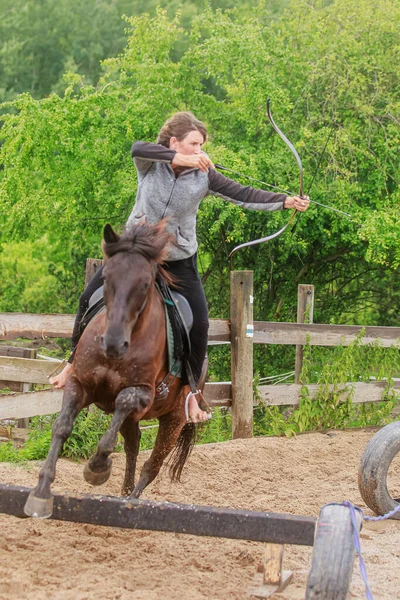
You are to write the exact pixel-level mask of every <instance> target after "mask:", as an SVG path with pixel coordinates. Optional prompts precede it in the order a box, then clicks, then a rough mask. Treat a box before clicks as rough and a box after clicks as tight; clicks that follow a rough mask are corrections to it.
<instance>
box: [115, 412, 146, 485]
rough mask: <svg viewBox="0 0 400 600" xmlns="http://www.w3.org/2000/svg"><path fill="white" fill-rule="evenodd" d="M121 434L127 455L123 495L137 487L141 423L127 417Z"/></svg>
mask: <svg viewBox="0 0 400 600" xmlns="http://www.w3.org/2000/svg"><path fill="white" fill-rule="evenodd" d="M120 431H121V434H122V436H123V438H124V450H125V457H126V466H125V477H124V483H123V484H122V490H121V495H122V496H129V495H130V494H132V492H133V488H134V487H135V472H136V461H137V457H138V454H139V447H140V437H141V433H140V428H139V423H138V422H135V421H133V420H132V419H131V418H130V417H128V418H127V419H125V421H124V422H123V424H122V427H121V430H120Z"/></svg>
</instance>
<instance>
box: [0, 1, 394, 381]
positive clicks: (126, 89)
mask: <svg viewBox="0 0 400 600" xmlns="http://www.w3.org/2000/svg"><path fill="white" fill-rule="evenodd" d="M20 1H21V2H22V0H20ZM74 2H76V4H75V3H73V4H71V3H69V4H68V7H67V6H66V4H65V2H63V1H62V2H61V3H58V4H57V6H55V5H54V3H51V2H50V0H47V1H46V2H44V3H39V4H38V3H34V2H29V1H28V0H26V2H25V3H23V4H21V5H20V4H17V5H15V8H14V5H13V6H11V4H10V3H9V2H8V0H7V1H6V2H5V5H4V6H5V7H6V14H7V18H6V19H4V21H3V22H2V24H1V26H0V30H1V31H4V32H5V34H4V36H3V37H2V36H1V35H0V38H1V39H2V40H3V39H4V40H5V42H4V44H5V45H7V44H8V46H7V48H6V49H4V52H3V54H0V60H3V59H4V61H6V62H7V65H8V67H7V69H8V70H7V69H6V71H7V73H8V75H7V73H6V75H5V76H6V77H8V76H9V77H10V81H11V75H10V74H12V73H14V75H15V73H17V71H16V70H15V69H17V66H18V68H19V67H20V68H21V69H22V68H26V70H27V72H28V71H30V64H31V63H29V60H31V58H32V61H33V62H35V60H36V59H35V57H36V56H39V55H40V56H41V51H38V52H36V50H34V47H35V46H34V44H39V43H41V44H43V45H45V42H46V43H48V44H49V45H48V46H46V47H47V48H48V49H49V48H51V49H52V50H51V52H50V51H49V53H48V54H49V61H48V63H46V62H43V63H40V62H39V63H38V64H40V68H41V69H42V70H39V71H38V73H36V74H35V77H36V79H35V82H33V83H32V84H31V85H30V87H29V86H25V84H24V85H22V84H21V85H20V84H19V83H18V85H17V86H16V88H15V90H16V91H22V90H25V93H23V94H21V95H19V96H17V97H16V98H15V99H13V100H11V101H10V102H7V103H4V104H3V105H2V106H1V110H2V112H3V113H5V114H4V115H3V120H4V124H3V127H2V129H1V131H0V143H1V144H2V146H1V149H0V248H1V250H0V253H1V254H0V256H1V258H4V261H2V262H1V266H0V275H1V277H0V281H1V284H0V286H1V288H0V292H1V301H0V302H1V303H2V304H1V307H0V310H24V311H29V312H47V311H55V312H59V311H72V310H74V306H75V305H76V302H77V299H78V296H79V292H80V289H81V288H82V286H83V272H84V261H85V259H86V257H87V256H93V257H95V256H99V253H100V239H101V232H102V227H103V225H104V223H105V222H106V221H110V222H111V223H112V224H113V225H115V226H118V225H123V224H124V223H125V222H126V219H127V217H128V215H129V212H130V210H131V208H132V205H133V203H134V198H135V192H136V185H137V183H136V175H135V172H134V168H133V166H132V163H131V160H130V156H129V149H130V145H131V143H132V141H133V140H135V139H144V140H155V138H156V136H157V132H158V130H159V128H160V126H161V125H162V123H163V122H164V120H165V119H166V117H168V116H169V115H170V114H171V113H172V112H174V111H176V110H180V109H190V110H192V111H193V112H194V113H195V114H196V115H197V116H198V117H199V118H201V119H203V120H205V121H206V123H207V124H208V125H209V128H210V132H211V138H210V141H209V143H208V145H207V151H208V153H209V154H210V156H211V158H213V159H214V160H215V161H218V162H220V163H222V164H226V165H227V166H230V167H232V168H233V169H235V170H237V171H241V172H245V173H247V174H248V175H250V176H253V177H256V178H259V179H263V180H265V181H268V182H269V183H271V184H276V185H279V186H281V187H283V188H285V189H292V190H294V191H297V189H298V169H297V165H296V163H295V161H294V159H293V156H292V155H291V153H290V152H289V150H288V148H287V147H286V146H285V145H284V144H283V142H282V140H281V139H279V138H278V136H276V135H275V134H274V132H273V130H272V128H270V127H269V125H267V124H266V117H265V104H266V100H267V98H268V97H271V98H272V109H273V113H274V116H275V120H276V122H277V123H278V124H279V126H280V127H281V128H282V130H283V131H285V133H286V134H287V135H288V137H289V138H290V139H291V140H292V141H293V142H294V144H295V145H296V147H297V149H298V150H299V153H300V154H301V156H302V159H303V165H304V175H305V190H306V191H307V190H309V188H310V186H311V185H312V191H311V196H312V197H313V198H314V199H316V200H321V201H322V202H324V203H326V204H330V203H331V204H332V205H335V206H337V207H338V208H340V209H343V210H345V211H346V212H349V213H351V214H352V215H353V216H354V218H353V219H352V220H348V219H346V218H344V217H339V216H337V215H336V214H334V213H330V212H328V211H326V210H325V209H322V208H319V207H317V206H316V205H313V206H312V207H311V208H310V210H309V211H308V212H307V213H306V214H304V215H301V217H300V218H298V221H297V226H296V228H295V231H291V232H289V231H288V232H287V233H286V234H285V235H284V236H282V237H280V238H278V239H277V240H275V241H273V242H271V243H269V244H267V245H264V246H261V247H253V248H249V249H246V250H244V251H242V252H240V253H238V254H237V255H236V256H235V258H234V264H233V267H234V268H237V269H240V268H252V269H254V278H255V304H254V315H255V319H257V320H283V321H293V320H295V318H296V298H297V284H298V283H310V282H312V283H313V284H314V285H315V287H316V290H317V298H316V302H315V310H314V320H315V321H316V322H325V323H331V322H333V323H349V322H352V323H355V324H364V325H368V324H379V325H397V324H398V308H397V307H398V303H399V300H400V278H399V277H398V274H399V247H400V244H399V241H400V240H399V228H398V203H399V188H398V179H399V163H398V147H399V128H398V114H399V97H398V89H399V72H398V68H397V65H398V63H399V60H398V59H399V45H398V39H397V38H398V28H399V24H400V6H399V3H398V2H396V1H395V0H376V1H375V2H374V3H371V2H370V0H346V1H344V0H335V1H333V2H325V1H324V0H312V1H311V2H305V1H304V0H293V2H292V3H291V5H290V9H289V10H287V11H285V12H284V13H280V12H279V11H278V13H277V11H276V7H277V6H278V4H279V3H268V6H266V5H265V4H264V3H259V5H258V6H257V7H254V8H252V10H247V9H248V6H249V5H248V4H246V3H243V4H239V7H238V10H231V11H224V10H220V9H219V8H216V7H217V6H222V7H223V8H225V7H228V6H230V4H229V3H228V2H226V3H224V4H221V5H220V4H217V3H215V4H214V3H211V4H206V5H205V6H204V8H200V7H202V6H203V5H200V3H199V2H192V3H191V4H190V6H189V5H188V6H187V9H188V10H187V11H186V8H184V9H183V10H184V14H182V16H181V15H180V14H179V13H176V8H177V6H178V5H177V4H176V3H174V2H169V3H168V6H167V11H163V10H162V9H158V10H157V11H156V10H155V3H152V2H151V3H150V4H148V10H149V14H143V15H140V16H136V17H130V18H128V20H127V21H126V23H125V25H126V26H127V32H126V35H127V36H128V40H127V44H126V46H125V48H123V47H122V46H120V47H119V48H118V50H117V51H115V47H114V46H113V45H112V40H113V39H115V40H117V39H121V38H120V34H118V35H117V34H116V32H117V29H118V28H117V29H115V27H116V26H115V21H114V20H113V19H114V17H113V18H112V19H111V15H115V14H119V12H120V10H121V7H122V6H123V3H122V0H120V2H117V1H115V2H111V3H109V4H108V5H107V6H106V5H105V4H104V3H101V2H100V3H99V2H96V3H95V4H96V6H95V7H94V4H93V3H91V2H89V5H87V7H86V4H85V5H83V4H80V3H79V2H78V0H74ZM22 6H23V7H24V9H23V10H22ZM50 6H51V7H52V11H50V10H48V9H49V7H50ZM282 6H283V5H282ZM142 8H143V5H142V4H141V3H138V5H137V10H138V11H140V10H141V9H142ZM125 9H126V11H125V12H127V14H131V13H129V6H128V4H126V6H125V5H124V10H125ZM69 10H71V11H72V13H73V20H74V23H75V24H76V25H77V26H76V28H75V27H71V24H70V23H68V27H66V26H65V19H64V17H65V14H68V11H69ZM24 11H25V12H24ZM32 11H36V12H35V15H39V17H38V18H37V19H36V18H33V17H32V15H33V12H32ZM41 11H47V12H46V15H45V14H44V12H43V18H42V17H40V15H42V12H41ZM84 11H87V13H86V14H85V15H83V12H84ZM93 11H98V12H97V13H96V18H94V12H93ZM51 19H52V20H54V21H57V27H53V28H51V27H48V24H49V22H50V21H49V20H51ZM63 19H64V20H63ZM88 19H90V24H91V25H92V23H93V24H94V25H95V26H93V27H88ZM100 22H101V27H100V25H99V23H100ZM38 23H41V27H42V28H45V29H46V31H48V32H49V34H48V36H49V37H48V39H47V38H46V36H43V35H39V33H40V31H42V30H41V29H40V30H38V29H37V27H39V25H38ZM106 23H110V28H109V31H108V30H107V27H106V25H105V24H106ZM111 23H113V24H111ZM30 24H32V27H31V28H29V27H28V25H29V26H30ZM98 25H99V26H98ZM25 26H26V28H25ZM118 27H120V25H119V26H118ZM1 28H3V29H1ZM24 28H25V29H24ZM35 28H36V29H35ZM89 30H90V31H89ZM11 31H15V32H25V33H23V34H22V33H21V36H22V35H25V49H24V52H25V51H26V50H28V49H31V50H29V52H28V53H26V52H25V54H26V55H27V56H28V57H29V60H28V61H27V62H26V63H23V61H19V60H18V59H19V57H20V54H19V53H21V52H22V49H23V48H22V46H23V44H22V42H21V39H22V37H19V35H20V34H18V35H16V36H15V42H13V43H11V41H10V40H11V37H12V36H11V33H10V32H11ZM118 31H121V30H119V29H118ZM27 32H29V34H28V33H27ZM73 32H75V33H73ZM99 32H100V33H99ZM72 35H76V37H75V38H74V42H73V43H72V38H71V37H68V36H72ZM121 35H122V34H121ZM7 36H8V37H7ZM85 36H86V37H85ZM96 36H97V37H96ZM56 37H57V40H58V41H57V43H55V38H56ZM53 38H54V39H53ZM13 39H14V38H13ZM83 39H85V40H86V41H87V45H85V44H86V42H85V44H83V43H81V42H82V40H83ZM6 40H8V42H6ZM96 40H97V41H98V46H96ZM53 42H54V43H53ZM118 43H119V42H118ZM13 44H14V45H13ZM21 44H22V45H21ZM59 44H62V45H63V48H68V52H67V53H66V54H64V53H63V52H62V51H61V50H58V48H59ZM53 51H54V53H57V52H58V54H59V57H60V58H59V60H58V59H57V60H56V57H55V56H53V55H52V53H53ZM80 52H82V53H86V55H87V61H86V59H84V57H83V55H82V56H80V54H79V53H80ZM118 52H120V53H119V54H118ZM100 56H101V57H102V58H104V57H111V56H113V58H107V60H105V61H104V62H103V63H102V64H101V65H100V64H99V62H98V59H99V57H100ZM1 57H2V58H1ZM33 62H32V64H33ZM50 62H51V64H52V65H54V66H55V67H54V68H55V71H54V73H52V74H51V73H50V72H49V68H48V64H49V63H50ZM35 64H36V62H35ZM94 64H96V68H94V67H93V65H94ZM46 65H47V67H46ZM56 65H58V66H57V68H56ZM60 65H61V66H60ZM66 65H72V68H71V69H69V71H70V72H69V73H68V75H67V76H66V78H65V81H64V83H63V84H61V83H60V72H61V71H62V70H63V69H65V66H66ZM60 69H61V71H60ZM56 71H57V73H56ZM0 72H1V69H0ZM44 73H46V76H45V75H44ZM14 75H13V77H14ZM23 79H24V77H23V76H22V75H21V77H19V76H18V77H16V78H15V77H14V80H15V81H17V80H18V81H22V80H23ZM42 81H43V86H45V87H46V92H43V91H40V90H41V88H40V86H39V84H38V82H42ZM10 85H11V84H10V83H7V84H3V83H1V84H0V87H4V89H6V88H7V90H8V91H9V92H10V90H11V91H12V87H10ZM7 86H8V87H7ZM24 86H25V87H24ZM28 88H29V90H30V91H31V92H32V94H31V93H28V92H27V91H26V90H27V89H28ZM43 90H44V88H43ZM51 90H57V91H58V92H60V95H57V94H55V93H52V94H50V95H48V96H47V97H44V98H41V99H38V98H39V96H40V95H42V94H48V93H49V92H50V91H51ZM10 93H11V92H10ZM7 97H11V96H7ZM325 146H326V148H325ZM243 183H245V180H243ZM287 219H288V214H287V213H286V212H275V213H265V212H258V211H252V212H248V211H244V210H242V209H240V208H238V207H237V206H233V205H231V204H229V203H227V202H224V201H223V200H221V199H216V198H209V199H207V200H206V201H205V202H203V204H202V207H201V210H200V213H199V219H198V237H199V243H200V247H199V258H200V266H201V271H202V274H203V276H204V280H205V287H206V294H207V297H208V301H209V306H210V313H211V316H212V317H219V318H221V317H227V316H228V309H229V277H228V269H229V266H228V258H227V257H228V254H229V251H230V250H231V249H232V248H233V246H235V245H236V244H238V243H241V242H243V241H247V240H250V239H254V238H257V237H262V236H263V235H266V234H268V233H272V232H274V231H276V230H277V229H278V228H279V227H281V226H282V225H283V224H284V223H285V222H286V220H287ZM388 290H390V294H389V293H388ZM224 352H226V351H225V350H223V349H221V350H220V349H216V350H214V349H213V350H212V353H213V355H215V360H214V358H213V359H212V360H213V370H214V374H215V377H216V378H219V377H220V376H222V375H223V374H224V373H225V374H226V373H227V370H228V362H227V355H226V353H225V354H224ZM292 357H293V351H292V349H288V348H285V349H276V348H273V347H270V348H264V349H257V354H256V357H255V367H256V369H257V371H258V372H259V373H260V374H261V375H266V374H270V373H274V372H277V371H281V370H282V369H283V370H287V367H288V365H290V364H291V361H292V359H293V358H292ZM224 378H226V375H225V376H224Z"/></svg>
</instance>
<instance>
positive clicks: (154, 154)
mask: <svg viewBox="0 0 400 600" xmlns="http://www.w3.org/2000/svg"><path fill="white" fill-rule="evenodd" d="M131 153H132V157H133V160H134V163H135V166H136V169H137V172H138V190H137V196H136V203H135V206H134V207H133V210H132V212H131V214H130V215H129V219H128V221H127V227H130V226H131V225H133V224H135V223H137V222H138V221H139V220H140V219H141V218H143V217H146V221H147V222H148V223H152V224H153V223H154V224H156V223H159V222H160V221H161V220H162V219H163V218H164V217H168V221H167V229H168V230H169V231H170V232H171V233H172V234H174V235H175V237H176V242H177V245H176V246H171V248H170V252H169V255H168V260H181V259H183V258H188V257H190V256H193V254H195V252H196V251H197V246H198V244H197V239H196V217H197V211H198V208H199V205H200V202H201V201H202V200H203V198H205V197H206V196H209V195H212V196H219V197H220V198H223V199H224V200H228V201H229V202H232V203H233V204H237V205H238V206H242V207H244V208H250V209H253V210H282V209H283V208H284V206H283V204H284V201H285V198H286V195H285V194H275V193H273V192H266V191H264V190H257V189H255V188H253V187H251V186H243V185H241V184H240V183H236V182H235V181H232V180H231V179H228V178H227V177H224V176H223V175H221V173H218V172H217V171H216V170H215V169H211V168H210V169H209V170H208V172H207V173H203V171H200V169H197V168H188V169H184V170H183V171H182V172H181V173H180V174H179V175H178V176H176V175H175V173H174V170H173V169H172V167H171V162H172V161H173V158H174V156H175V154H176V152H175V150H172V149H169V148H166V147H165V146H162V145H160V144H152V143H149V142H136V143H135V144H134V145H133V146H132V150H131Z"/></svg>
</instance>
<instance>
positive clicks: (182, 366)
mask: <svg viewBox="0 0 400 600" xmlns="http://www.w3.org/2000/svg"><path fill="white" fill-rule="evenodd" d="M156 289H157V291H158V293H159V294H160V296H161V298H162V300H163V303H164V306H165V317H166V326H167V327H166V329H167V349H168V373H167V375H166V376H165V377H164V379H163V380H162V381H161V382H160V383H159V384H158V385H157V388H156V397H157V398H164V397H166V396H167V395H168V391H169V390H168V385H167V384H168V380H169V378H170V377H182V376H183V375H184V374H185V375H186V377H187V379H188V383H189V385H190V387H191V388H193V389H192V391H195V389H196V385H195V382H194V378H193V374H192V370H191V367H190V365H189V362H188V361H189V357H190V352H191V347H190V331H191V328H192V325H193V313H192V309H191V308H190V305H189V302H188V301H187V300H186V298H185V297H184V296H182V294H179V292H177V291H176V290H172V289H171V288H170V287H169V286H168V285H167V284H166V283H165V281H164V280H163V279H162V278H161V277H159V278H157V281H156ZM103 311H105V303H104V286H101V287H99V288H98V289H97V290H96V291H95V292H94V293H93V294H92V296H91V297H90V299H89V304H88V308H87V310H86V312H85V313H84V315H83V317H82V319H81V321H80V331H81V333H82V332H83V330H84V329H85V328H86V327H87V325H88V324H89V322H90V321H91V320H92V319H93V317H95V316H96V315H98V314H100V313H101V312H103Z"/></svg>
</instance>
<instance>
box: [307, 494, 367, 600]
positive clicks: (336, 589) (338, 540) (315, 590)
mask: <svg viewBox="0 0 400 600" xmlns="http://www.w3.org/2000/svg"><path fill="white" fill-rule="evenodd" d="M355 515H356V525H357V530H358V531H359V530H360V528H361V523H362V513H361V511H360V510H359V509H356V510H355ZM355 553H356V549H355V546H354V538H353V525H352V521H351V513H350V508H349V507H347V506H342V505H340V504H327V505H325V506H323V507H322V509H321V512H320V515H319V519H318V523H317V527H316V530H315V540H314V548H313V554H312V561H311V570H310V573H309V576H308V580H307V591H306V600H316V599H317V598H318V600H345V598H347V594H348V592H349V588H350V582H351V576H352V573H353V564H354V557H355Z"/></svg>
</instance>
